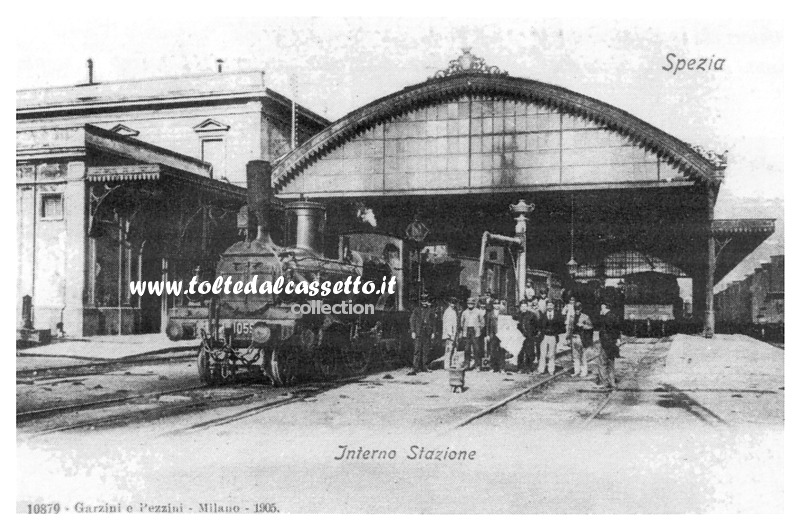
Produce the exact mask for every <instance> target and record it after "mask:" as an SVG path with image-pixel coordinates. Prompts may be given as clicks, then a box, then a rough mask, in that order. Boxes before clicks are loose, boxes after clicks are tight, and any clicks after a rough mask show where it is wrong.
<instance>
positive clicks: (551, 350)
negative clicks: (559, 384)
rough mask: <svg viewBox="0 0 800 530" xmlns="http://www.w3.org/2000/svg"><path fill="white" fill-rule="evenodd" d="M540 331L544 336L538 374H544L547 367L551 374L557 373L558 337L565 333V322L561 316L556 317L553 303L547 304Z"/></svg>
mask: <svg viewBox="0 0 800 530" xmlns="http://www.w3.org/2000/svg"><path fill="white" fill-rule="evenodd" d="M539 326H540V329H541V330H542V334H544V340H543V341H542V351H541V353H540V354H539V368H538V370H537V372H539V373H540V374H543V373H544V372H545V367H546V368H547V371H549V372H550V373H551V374H555V373H556V346H557V345H558V336H559V335H560V334H561V333H563V332H564V321H563V320H562V319H561V316H560V315H556V310H555V305H554V304H553V302H550V301H548V302H547V310H546V311H545V313H544V315H542V317H541V320H540V323H539Z"/></svg>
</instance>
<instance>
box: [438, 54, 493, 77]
mask: <svg viewBox="0 0 800 530" xmlns="http://www.w3.org/2000/svg"><path fill="white" fill-rule="evenodd" d="M470 50H471V48H461V51H462V53H461V55H460V56H459V57H458V58H457V59H453V60H452V61H450V64H449V65H448V66H447V68H445V69H444V70H439V71H438V72H436V73H435V74H433V76H431V77H429V78H428V79H439V78H442V77H449V76H452V75H460V74H487V75H508V72H507V71H505V70H500V68H498V67H497V66H486V62H485V61H484V59H483V58H482V57H477V56H476V55H474V54H473V53H472V52H471V51H470Z"/></svg>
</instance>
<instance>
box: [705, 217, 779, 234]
mask: <svg viewBox="0 0 800 530" xmlns="http://www.w3.org/2000/svg"><path fill="white" fill-rule="evenodd" d="M711 231H712V232H713V233H714V235H725V234H742V233H747V234H758V233H760V234H772V233H773V232H774V231H775V219H714V221H713V223H712V225H711Z"/></svg>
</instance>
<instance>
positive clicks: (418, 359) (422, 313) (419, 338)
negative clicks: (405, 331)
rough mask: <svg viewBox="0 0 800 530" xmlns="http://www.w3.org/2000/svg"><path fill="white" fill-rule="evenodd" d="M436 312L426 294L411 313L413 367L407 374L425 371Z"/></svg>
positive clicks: (426, 369) (428, 359)
mask: <svg viewBox="0 0 800 530" xmlns="http://www.w3.org/2000/svg"><path fill="white" fill-rule="evenodd" d="M435 321H436V314H435V313H434V311H433V308H431V302H430V300H428V295H427V294H424V293H423V294H422V296H421V297H420V305H419V306H417V307H416V308H414V311H413V312H412V313H411V322H410V324H411V338H412V339H413V340H414V367H413V368H412V369H411V371H410V372H408V375H417V372H427V371H428V362H429V361H430V354H431V343H432V341H433V337H434V333H435V332H434V324H435Z"/></svg>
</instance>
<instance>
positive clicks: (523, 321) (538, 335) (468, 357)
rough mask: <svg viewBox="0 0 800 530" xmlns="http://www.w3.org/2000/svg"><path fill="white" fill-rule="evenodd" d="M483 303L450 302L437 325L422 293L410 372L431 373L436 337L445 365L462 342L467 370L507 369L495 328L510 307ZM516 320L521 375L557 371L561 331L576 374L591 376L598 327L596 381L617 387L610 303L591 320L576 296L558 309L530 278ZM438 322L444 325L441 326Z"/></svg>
mask: <svg viewBox="0 0 800 530" xmlns="http://www.w3.org/2000/svg"><path fill="white" fill-rule="evenodd" d="M484 300H485V301H484ZM481 302H482V303H480V304H479V303H478V300H477V299H475V298H469V299H468V300H467V307H466V309H464V310H463V311H461V313H460V314H459V312H458V310H457V306H456V304H457V301H456V300H455V299H450V300H448V301H447V307H446V309H445V310H444V312H443V313H442V314H441V324H439V319H438V315H437V313H436V311H435V309H434V308H433V307H431V303H430V300H429V298H428V297H427V296H426V295H424V294H423V295H422V297H421V298H420V305H419V306H418V307H417V308H415V309H414V311H413V312H412V314H411V321H410V327H411V338H412V339H413V341H414V364H413V368H412V370H411V372H409V375H416V374H417V373H418V372H426V371H428V364H429V361H430V355H431V352H432V348H433V345H434V341H435V340H436V338H437V336H439V337H440V339H441V340H442V341H443V344H444V367H445V369H447V368H451V367H453V366H452V363H453V358H454V354H455V352H456V350H460V349H461V348H459V342H462V343H463V350H464V361H463V367H464V368H465V369H468V370H470V369H473V368H475V367H479V368H482V367H484V366H486V367H487V368H490V369H491V370H493V371H494V372H500V371H502V370H503V369H504V368H505V350H503V348H502V347H501V346H500V340H499V339H498V338H497V331H498V320H499V316H500V315H502V314H506V313H507V309H506V307H505V306H504V304H502V302H501V301H499V300H497V299H494V298H491V297H487V298H485V299H483V300H481ZM515 318H516V320H517V327H518V329H519V330H520V332H521V333H522V335H523V337H524V342H523V345H522V348H521V350H520V352H519V356H518V357H517V367H518V370H519V372H520V373H531V372H533V371H534V370H535V371H536V372H538V373H540V374H543V373H545V372H548V373H550V374H554V373H555V357H556V351H557V348H558V344H559V338H560V336H561V335H562V334H563V335H564V342H565V343H566V345H567V347H568V348H569V349H570V351H571V354H572V365H573V373H572V375H573V377H584V378H586V377H589V367H588V361H589V357H590V354H591V352H593V351H594V333H595V331H599V338H600V345H599V346H600V347H599V348H598V349H597V366H598V370H597V382H598V384H600V385H603V386H606V387H608V388H615V387H616V378H615V373H614V359H615V358H617V357H619V344H620V336H621V334H620V319H619V317H618V316H617V315H616V313H615V312H614V311H612V307H611V304H610V302H608V301H603V302H602V303H601V306H600V313H599V317H598V318H597V322H593V321H592V319H591V318H590V316H589V315H588V314H586V313H585V312H584V310H583V305H582V304H581V302H579V301H577V300H576V299H575V297H574V296H571V297H570V299H569V302H568V303H567V304H566V305H565V306H564V307H563V309H562V310H561V311H560V312H557V311H556V306H555V304H554V303H553V301H552V300H551V299H550V298H549V297H548V292H547V290H546V289H542V290H541V291H540V292H539V295H538V296H537V295H536V292H535V290H534V289H533V286H532V283H531V282H530V281H529V282H528V285H527V287H526V289H525V297H524V298H523V299H522V300H521V301H520V303H519V313H518V314H517V316H516V317H515ZM439 325H440V326H441V328H440V329H437V327H438V326H439ZM484 359H486V360H487V362H486V363H484Z"/></svg>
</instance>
